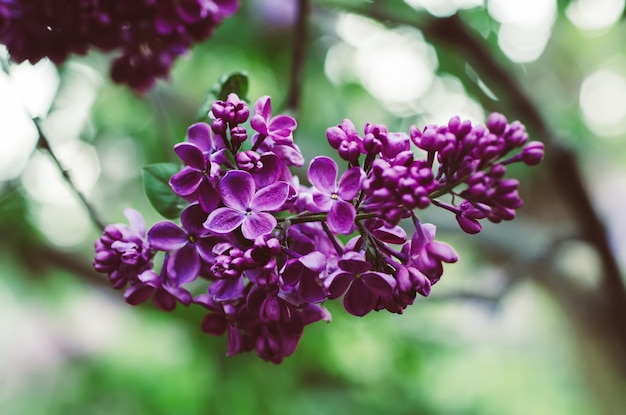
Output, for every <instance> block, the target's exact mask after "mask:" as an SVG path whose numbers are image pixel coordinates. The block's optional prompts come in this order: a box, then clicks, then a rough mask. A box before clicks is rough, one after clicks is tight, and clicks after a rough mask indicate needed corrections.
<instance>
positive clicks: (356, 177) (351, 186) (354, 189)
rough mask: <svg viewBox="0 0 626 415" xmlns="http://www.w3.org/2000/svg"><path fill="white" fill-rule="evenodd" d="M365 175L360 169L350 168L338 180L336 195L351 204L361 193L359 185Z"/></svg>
mask: <svg viewBox="0 0 626 415" xmlns="http://www.w3.org/2000/svg"><path fill="white" fill-rule="evenodd" d="M364 177H365V173H364V172H363V169H361V168H360V167H352V168H351V169H349V170H348V171H346V172H345V173H344V174H343V175H342V176H341V179H340V180H339V187H338V188H337V194H338V195H339V197H341V198H342V199H343V200H346V201H348V202H351V201H352V199H354V198H355V197H356V195H358V194H359V192H360V191H361V183H362V182H363V178H364Z"/></svg>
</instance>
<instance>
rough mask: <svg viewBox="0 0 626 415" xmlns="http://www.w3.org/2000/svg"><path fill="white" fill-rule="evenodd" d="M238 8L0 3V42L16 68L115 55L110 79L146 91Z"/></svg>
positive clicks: (199, 2) (151, 1) (210, 1)
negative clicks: (98, 53) (93, 52)
mask: <svg viewBox="0 0 626 415" xmlns="http://www.w3.org/2000/svg"><path fill="white" fill-rule="evenodd" d="M238 7H239V2H238V0H180V1H169V0H141V1H127V2H122V1H102V0H31V1H17V0H0V43H2V44H5V45H6V46H7V47H8V50H9V53H10V54H11V58H12V59H13V60H14V61H16V62H18V63H19V62H22V61H25V60H28V61H30V62H31V63H36V62H38V61H39V60H40V59H42V58H44V57H48V58H50V60H52V61H53V62H54V63H56V64H60V63H63V62H64V61H65V60H67V58H68V57H69V55H70V54H72V53H75V54H79V55H82V54H85V53H86V52H87V50H88V49H89V48H90V47H92V46H93V47H95V48H98V49H100V50H103V51H119V52H120V55H119V56H118V57H117V58H115V59H114V61H113V63H112V65H111V77H112V78H113V80H114V81H115V82H118V83H123V84H127V85H129V86H130V87H131V88H133V89H134V90H136V91H138V92H146V91H147V90H149V89H150V88H152V86H153V85H154V83H155V81H156V79H157V78H165V77H167V76H168V74H169V72H170V68H171V66H172V64H173V63H174V61H175V60H176V58H178V56H180V55H182V54H184V53H185V52H186V51H188V50H189V49H190V48H191V46H192V45H193V44H195V43H197V42H200V41H202V40H205V39H207V38H209V37H210V36H211V34H212V33H213V30H214V29H215V28H216V27H217V26H218V25H219V24H220V23H221V22H222V21H223V20H224V19H225V18H227V17H229V16H231V15H233V14H234V13H235V12H236V11H237V9H238Z"/></svg>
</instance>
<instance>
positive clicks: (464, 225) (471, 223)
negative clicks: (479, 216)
mask: <svg viewBox="0 0 626 415" xmlns="http://www.w3.org/2000/svg"><path fill="white" fill-rule="evenodd" d="M455 217H456V221H457V222H458V223H459V226H460V227H461V229H463V232H465V233H469V234H470V235H473V234H476V233H478V232H480V231H481V230H482V229H483V227H482V225H481V224H480V222H478V221H477V220H476V219H474V218H471V217H468V216H465V215H464V214H462V213H459V214H457V215H456V216H455Z"/></svg>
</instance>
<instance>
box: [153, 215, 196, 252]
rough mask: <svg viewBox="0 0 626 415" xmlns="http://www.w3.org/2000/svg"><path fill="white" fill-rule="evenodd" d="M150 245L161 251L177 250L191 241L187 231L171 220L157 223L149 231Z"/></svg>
mask: <svg viewBox="0 0 626 415" xmlns="http://www.w3.org/2000/svg"><path fill="white" fill-rule="evenodd" d="M148 242H149V243H150V246H151V247H152V248H154V249H158V250H159V251H175V250H177V249H180V248H182V247H183V246H185V245H187V243H189V238H188V236H187V232H185V231H184V230H182V229H181V228H179V227H178V226H177V225H175V224H173V223H172V222H169V221H161V222H157V223H155V224H154V225H153V226H152V228H150V230H149V231H148Z"/></svg>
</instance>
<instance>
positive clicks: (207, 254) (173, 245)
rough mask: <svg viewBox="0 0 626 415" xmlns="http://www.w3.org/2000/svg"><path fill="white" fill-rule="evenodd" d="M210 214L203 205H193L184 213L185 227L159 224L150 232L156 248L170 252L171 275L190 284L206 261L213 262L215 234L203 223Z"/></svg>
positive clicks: (152, 243)
mask: <svg viewBox="0 0 626 415" xmlns="http://www.w3.org/2000/svg"><path fill="white" fill-rule="evenodd" d="M206 217H207V214H206V212H204V210H203V209H202V207H201V206H200V205H199V204H193V205H189V206H188V207H187V208H186V209H185V210H184V211H183V212H182V214H181V216H180V221H181V224H182V228H181V227H179V226H178V225H176V224H174V223H172V222H169V221H161V222H158V223H156V224H155V225H154V226H152V228H150V230H149V231H148V241H150V246H152V248H154V249H157V250H160V251H166V252H170V258H169V261H168V262H167V272H168V275H170V276H171V278H174V279H176V280H177V281H179V283H180V284H186V283H189V282H192V281H194V280H195V279H196V278H197V277H198V274H199V272H200V268H201V266H202V264H201V262H202V261H203V260H205V261H210V258H212V252H211V251H212V247H213V244H215V242H216V238H215V237H214V235H213V234H212V233H211V231H209V230H208V229H206V228H205V227H203V226H202V223H203V222H204V221H205V220H206Z"/></svg>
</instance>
